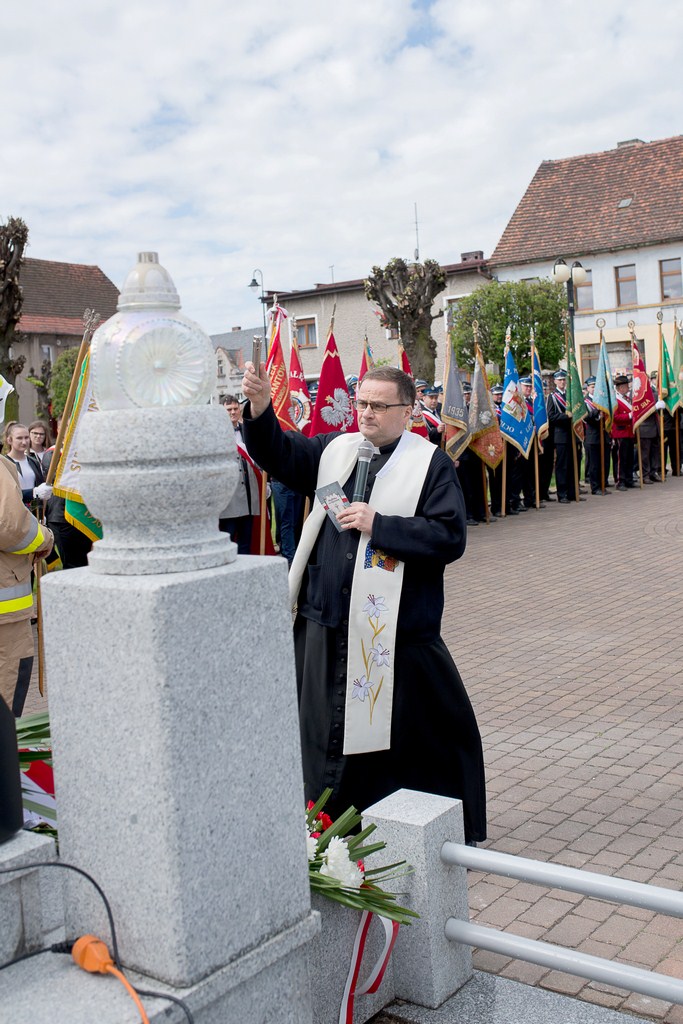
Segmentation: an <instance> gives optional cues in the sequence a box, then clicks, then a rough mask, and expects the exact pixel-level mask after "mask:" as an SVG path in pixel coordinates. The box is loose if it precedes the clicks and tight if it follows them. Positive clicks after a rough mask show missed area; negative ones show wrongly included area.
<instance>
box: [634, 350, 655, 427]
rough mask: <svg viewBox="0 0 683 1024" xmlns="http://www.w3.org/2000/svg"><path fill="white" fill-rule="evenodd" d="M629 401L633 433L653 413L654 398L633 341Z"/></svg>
mask: <svg viewBox="0 0 683 1024" xmlns="http://www.w3.org/2000/svg"><path fill="white" fill-rule="evenodd" d="M631 401H632V403H633V429H634V431H635V430H637V429H638V427H639V426H640V424H641V423H644V422H645V420H646V419H647V418H648V416H650V415H651V414H652V413H653V412H654V411H655V396H654V395H653V394H652V385H651V384H650V378H649V377H648V375H647V373H646V372H645V366H644V365H643V360H642V359H641V357H640V352H639V351H638V346H637V345H636V343H635V341H634V342H633V390H632V395H631Z"/></svg>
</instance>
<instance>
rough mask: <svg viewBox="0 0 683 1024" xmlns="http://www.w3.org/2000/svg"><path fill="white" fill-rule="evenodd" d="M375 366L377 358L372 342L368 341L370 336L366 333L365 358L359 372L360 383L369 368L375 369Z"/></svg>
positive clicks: (364, 341) (364, 342)
mask: <svg viewBox="0 0 683 1024" xmlns="http://www.w3.org/2000/svg"><path fill="white" fill-rule="evenodd" d="M374 366H375V359H374V357H373V354H372V349H371V348H370V342H369V341H368V336H367V334H366V335H365V338H364V339H363V358H362V359H361V362H360V371H359V373H358V383H359V384H360V382H361V381H362V379H363V377H364V376H365V374H366V373H367V372H368V370H372V369H374Z"/></svg>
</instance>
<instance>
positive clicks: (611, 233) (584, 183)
mask: <svg viewBox="0 0 683 1024" xmlns="http://www.w3.org/2000/svg"><path fill="white" fill-rule="evenodd" d="M625 199H630V200H631V203H630V205H627V206H624V207H623V208H620V207H619V203H620V202H621V201H622V200H625ZM681 239H683V135H677V136H675V137H674V138H671V139H661V140H659V141H656V142H640V140H635V141H634V143H632V144H628V145H622V146H618V147H617V148H616V149H610V150H607V151H606V152H603V153H589V154H587V155H585V156H577V157H570V158H568V159H565V160H544V161H543V163H542V164H541V166H540V167H539V168H538V170H537V171H536V174H535V175H534V178H533V180H532V182H531V184H530V185H529V187H528V189H527V190H526V192H525V194H524V196H523V198H522V201H521V202H520V204H519V206H518V207H517V209H516V210H515V212H514V214H513V215H512V218H511V219H510V221H509V223H508V225H507V227H506V228H505V231H504V232H503V234H502V237H501V239H500V241H499V242H498V245H497V246H496V248H495V250H494V252H493V255H492V256H491V258H490V259H489V264H491V265H500V264H506V265H510V264H520V263H531V262H535V261H539V260H547V259H555V257H558V256H563V257H565V258H566V257H568V256H570V257H574V256H578V257H581V256H586V255H588V254H589V253H597V252H607V251H610V250H615V249H633V248H636V247H639V246H645V245H656V244H657V243H664V242H672V241H679V240H681Z"/></svg>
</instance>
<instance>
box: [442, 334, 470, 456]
mask: <svg viewBox="0 0 683 1024" xmlns="http://www.w3.org/2000/svg"><path fill="white" fill-rule="evenodd" d="M444 376H445V383H444V392H443V402H442V405H441V419H442V421H443V422H444V423H445V424H446V451H447V452H448V454H449V455H450V457H451V458H452V459H453V461H455V460H456V459H457V458H458V456H459V455H460V453H461V452H463V451H464V450H465V448H467V444H468V442H469V438H470V428H469V414H468V410H467V406H466V405H465V399H464V398H463V394H462V385H461V383H460V375H459V373H458V364H457V363H456V361H455V353H454V352H453V349H452V348H451V344H450V342H449V343H448V344H447V345H446V369H445V375H444Z"/></svg>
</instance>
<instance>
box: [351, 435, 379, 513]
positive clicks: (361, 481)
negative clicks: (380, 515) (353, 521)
mask: <svg viewBox="0 0 683 1024" xmlns="http://www.w3.org/2000/svg"><path fill="white" fill-rule="evenodd" d="M374 453H375V446H374V445H373V443H372V441H368V439H367V437H366V438H364V439H363V440H362V441H361V443H360V444H359V445H358V468H357V469H356V479H355V481H354V484H353V499H352V500H353V501H365V488H366V486H367V483H368V470H369V469H370V460H371V458H372V456H373V455H374Z"/></svg>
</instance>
